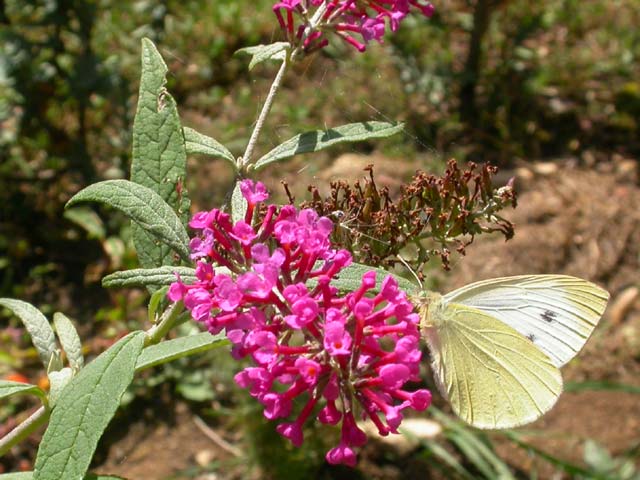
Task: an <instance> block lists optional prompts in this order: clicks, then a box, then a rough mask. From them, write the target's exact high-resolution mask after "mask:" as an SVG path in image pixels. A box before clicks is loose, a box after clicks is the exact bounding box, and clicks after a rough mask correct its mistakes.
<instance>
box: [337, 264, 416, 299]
mask: <svg viewBox="0 0 640 480" xmlns="http://www.w3.org/2000/svg"><path fill="white" fill-rule="evenodd" d="M372 270H373V271H375V272H376V274H377V275H376V279H377V285H376V289H377V288H378V287H379V286H380V284H381V282H382V280H383V279H384V278H385V277H386V276H387V275H391V276H392V277H393V278H394V279H395V280H396V281H397V282H398V287H399V288H400V289H401V290H404V291H405V292H407V293H410V294H411V293H416V292H417V291H418V288H417V287H416V285H414V283H413V282H410V281H409V280H407V279H406V278H402V277H399V276H397V275H394V274H393V273H391V272H388V271H387V270H385V269H383V268H375V267H370V266H368V265H362V264H360V263H352V264H351V265H349V266H348V267H346V268H345V269H343V270H341V271H340V273H339V274H338V275H337V277H336V278H334V280H332V281H331V285H333V286H335V287H337V288H338V289H340V290H343V291H347V292H352V291H353V290H357V289H358V288H360V285H361V284H362V276H363V275H364V274H365V273H366V272H370V271H372Z"/></svg>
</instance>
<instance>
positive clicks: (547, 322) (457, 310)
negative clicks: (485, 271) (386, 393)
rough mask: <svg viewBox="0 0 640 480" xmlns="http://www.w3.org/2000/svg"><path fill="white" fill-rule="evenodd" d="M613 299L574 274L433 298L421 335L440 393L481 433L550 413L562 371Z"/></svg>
mask: <svg viewBox="0 0 640 480" xmlns="http://www.w3.org/2000/svg"><path fill="white" fill-rule="evenodd" d="M608 299H609V294H608V293H607V292H606V291H605V290H603V289H602V288H600V287H598V286H597V285H594V284H593V283H590V282H587V281H585V280H581V279H579V278H575V277H570V276H566V275H523V276H516V277H504V278H494V279H490V280H485V281H481V282H476V283H472V284H470V285H467V286H465V287H462V288H459V289H458V290H454V291H453V292H451V293H448V294H446V295H442V296H441V295H439V294H435V293H427V294H425V295H424V296H423V298H422V299H421V300H419V303H420V316H421V322H420V325H421V330H422V333H423V335H424V336H425V338H426V340H427V343H428V344H429V348H430V351H431V356H432V359H433V371H434V375H435V378H436V383H437V385H438V388H439V390H440V392H441V393H442V394H443V396H445V397H446V398H447V399H448V400H449V402H450V403H451V406H452V407H453V410H454V412H455V413H456V414H457V415H458V416H459V417H460V418H462V419H463V420H464V421H466V422H467V423H469V424H471V425H473V426H475V427H478V428H490V429H496V428H510V427H516V426H519V425H524V424H526V423H529V422H532V421H534V420H536V419H537V418H539V417H541V416H542V415H543V414H544V413H546V412H547V411H548V410H549V409H550V408H551V407H552V406H553V405H554V404H555V402H556V401H557V399H558V397H559V396H560V394H561V393H562V377H561V375H560V370H559V368H560V367H561V366H563V365H564V364H565V363H567V362H568V361H569V360H571V359H572V358H573V357H574V356H575V355H576V354H577V353H578V352H579V351H580V349H582V347H583V346H584V344H585V342H586V341H587V339H588V338H589V336H590V335H591V333H592V332H593V329H594V328H595V326H596V325H597V323H598V321H599V320H600V317H601V316H602V313H603V312H604V309H605V307H606V305H607V300H608Z"/></svg>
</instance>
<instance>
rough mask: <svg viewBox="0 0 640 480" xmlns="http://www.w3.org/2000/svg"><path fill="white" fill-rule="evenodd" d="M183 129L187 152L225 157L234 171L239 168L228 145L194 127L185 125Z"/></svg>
mask: <svg viewBox="0 0 640 480" xmlns="http://www.w3.org/2000/svg"><path fill="white" fill-rule="evenodd" d="M182 131H183V132H184V140H185V142H186V148H187V153H202V154H204V155H210V156H212V157H220V158H224V159H225V160H228V161H229V163H230V164H231V166H232V167H233V169H234V171H237V170H238V166H237V165H236V159H235V158H234V157H233V153H231V152H230V151H229V150H227V147H225V146H224V145H222V144H221V143H220V142H218V141H217V140H215V139H213V138H211V137H208V136H206V135H203V134H202V133H199V132H196V131H195V130H194V129H193V128H189V127H184V128H183V129H182Z"/></svg>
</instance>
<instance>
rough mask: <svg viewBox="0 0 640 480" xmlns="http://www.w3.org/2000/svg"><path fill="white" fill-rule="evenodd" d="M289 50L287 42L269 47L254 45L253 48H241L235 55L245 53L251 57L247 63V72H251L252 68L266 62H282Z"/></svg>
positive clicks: (272, 44) (276, 43)
mask: <svg viewBox="0 0 640 480" xmlns="http://www.w3.org/2000/svg"><path fill="white" fill-rule="evenodd" d="M289 48H290V45H289V42H275V43H271V44H269V45H255V46H253V47H246V48H241V49H240V50H238V51H237V52H236V54H238V53H246V54H247V55H251V57H252V58H251V61H250V62H249V71H251V70H253V67H255V66H256V65H258V64H260V63H262V62H266V61H267V60H279V61H283V60H284V59H285V58H286V55H287V50H288V49H289Z"/></svg>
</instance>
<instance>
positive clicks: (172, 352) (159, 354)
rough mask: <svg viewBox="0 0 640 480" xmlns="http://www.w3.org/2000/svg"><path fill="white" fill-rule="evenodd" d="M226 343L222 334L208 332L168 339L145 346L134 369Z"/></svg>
mask: <svg viewBox="0 0 640 480" xmlns="http://www.w3.org/2000/svg"><path fill="white" fill-rule="evenodd" d="M226 345H229V341H228V340H227V339H226V337H225V336H224V335H220V334H219V335H211V334H210V333H208V332H203V333H197V334H195V335H190V336H188V337H180V338H175V339H173V340H168V341H166V342H162V343H158V344H157V345H151V346H150V347H147V348H145V349H144V350H143V351H142V354H141V355H140V357H138V364H137V365H136V371H137V372H139V371H141V370H145V369H147V368H151V367H154V366H156V365H160V364H162V363H167V362H171V361H173V360H177V359H178V358H182V357H186V356H188V355H194V354H196V353H200V352H206V351H207V350H211V349H214V348H218V347H223V346H226Z"/></svg>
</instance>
